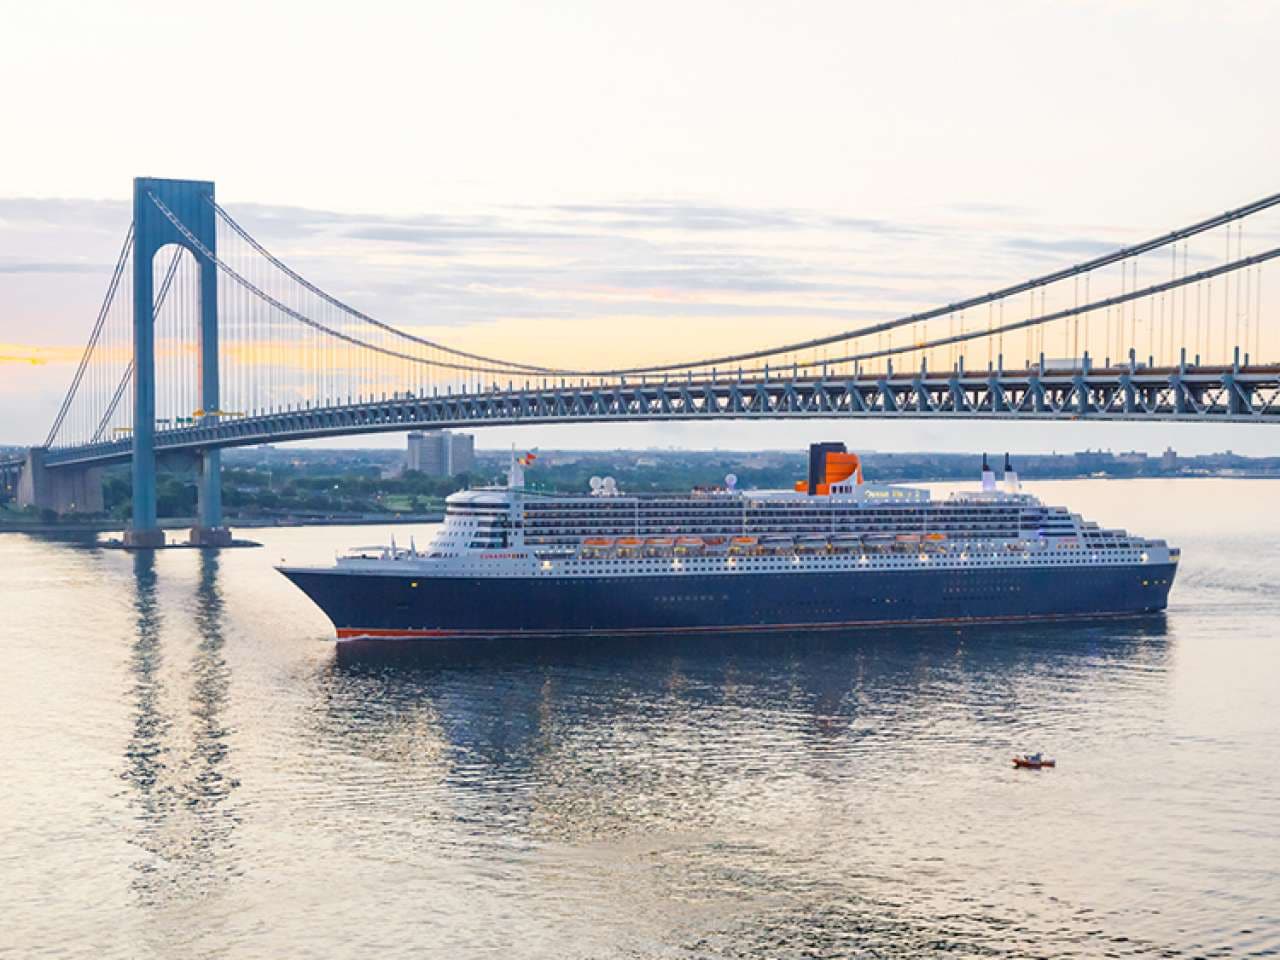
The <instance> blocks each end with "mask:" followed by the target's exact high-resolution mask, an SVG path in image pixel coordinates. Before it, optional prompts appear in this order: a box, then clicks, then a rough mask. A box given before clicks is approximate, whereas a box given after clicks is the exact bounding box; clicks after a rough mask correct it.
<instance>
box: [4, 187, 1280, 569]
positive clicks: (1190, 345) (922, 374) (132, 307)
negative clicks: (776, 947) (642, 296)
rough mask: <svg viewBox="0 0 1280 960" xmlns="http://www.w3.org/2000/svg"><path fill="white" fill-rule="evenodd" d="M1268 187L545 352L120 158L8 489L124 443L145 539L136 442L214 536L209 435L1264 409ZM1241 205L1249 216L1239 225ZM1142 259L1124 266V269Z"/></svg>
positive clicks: (1270, 349) (1270, 377) (89, 494)
mask: <svg viewBox="0 0 1280 960" xmlns="http://www.w3.org/2000/svg"><path fill="white" fill-rule="evenodd" d="M1278 213H1280V194H1276V195H1273V196H1270V197H1265V198H1263V199H1260V200H1257V201H1254V202H1252V203H1249V204H1246V205H1245V206H1242V207H1238V208H1235V209H1232V210H1228V211H1225V212H1223V213H1220V214H1217V215H1215V216H1212V217H1208V218H1206V219H1203V220H1200V221H1198V222H1196V223H1194V224H1191V225H1189V226H1185V227H1182V228H1180V229H1177V230H1173V231H1171V232H1168V233H1165V234H1161V235H1159V236H1157V237H1153V238H1151V239H1148V240H1146V241H1143V242H1141V243H1137V244H1134V245H1131V246H1127V247H1124V248H1121V249H1118V250H1115V251H1113V252H1110V253H1107V254H1105V255H1102V256H1098V257H1094V258H1093V259H1090V260H1088V261H1086V262H1083V263H1079V264H1075V265H1072V266H1067V267H1064V268H1062V269H1058V270H1055V271H1053V272H1050V273H1048V274H1045V275H1042V276H1038V277H1034V278H1031V279H1029V280H1024V281H1022V282H1020V283H1016V284H1013V285H1011V286H1008V287H1004V288H1002V289H999V290H995V291H992V292H988V293H982V294H977V295H974V296H972V297H969V298H967V299H964V300H960V301H957V302H955V303H950V304H946V305H943V306H939V307H936V308H933V309H930V310H925V311H922V312H918V313H914V314H910V315H906V316H901V317H896V318H891V319H885V320H881V321H878V322H874V323H868V324H864V325H863V326H861V327H857V328H854V329H850V330H846V331H842V332H839V333H834V334H828V335H825V336H820V337H813V338H809V339H801V340H795V341H792V342H786V343H780V344H775V345H771V346H765V347H760V348H755V349H746V350H742V349H740V350H737V351H733V350H726V351H724V352H723V353H721V354H720V355H717V356H711V357H700V358H693V359H675V360H671V361H668V362H664V363H650V364H645V365H636V364H632V365H618V364H616V363H615V364H600V365H598V366H596V367H594V368H591V369H587V368H582V367H581V366H579V367H577V368H573V369H570V368H564V367H559V366H555V365H550V364H547V363H537V362H533V361H531V360H530V359H529V358H524V359H521V360H516V359H512V358H500V357H495V356H489V355H485V354H480V353H477V352H473V351H466V350H462V349H459V348H457V347H454V346H449V345H447V344H445V343H442V342H438V341H436V340H431V339H426V338H424V337H421V336H418V335H416V334H415V333H414V332H412V330H410V329H400V328H397V327H396V326H393V325H391V324H388V323H385V322H382V321H380V320H378V319H375V318H374V317H372V316H369V315H368V314H367V313H365V312H363V311H361V310H360V309H358V308H357V307H355V306H352V305H350V304H347V303H345V302H343V301H342V300H340V299H339V298H337V297H335V296H332V295H331V294H329V293H327V292H325V291H324V290H323V289H322V288H321V287H319V286H317V285H316V284H315V283H313V282H312V281H311V280H309V279H307V278H304V277H303V276H301V275H300V274H299V273H297V272H296V271H295V270H293V269H292V268H291V267H289V266H288V265H287V264H285V263H284V262H283V261H282V260H280V259H279V258H278V257H276V256H275V255H274V254H272V253H271V252H270V251H269V250H268V249H267V248H266V247H264V246H263V245H262V244H261V243H260V242H259V241H258V240H256V239H255V238H254V237H253V236H252V235H251V234H250V233H249V232H248V231H247V230H246V229H244V227H242V226H241V225H240V224H239V223H238V222H237V221H236V220H235V219H234V218H233V217H232V216H231V214H230V213H228V212H227V210H226V209H224V208H223V207H222V206H220V205H219V204H218V203H217V201H216V199H215V196H214V185H213V184H212V183H209V182H205V181H189V180H162V179H153V178H140V179H138V180H135V182H134V195H133V221H132V223H131V224H130V225H129V227H128V229H127V231H126V234H125V239H124V241H123V244H122V246H121V249H120V253H119V257H118V258H117V261H116V264H115V268H114V270H113V272H112V274H111V277H110V279H109V282H108V285H107V292H106V295H105V297H104V299H103V303H102V306H101V309H100V310H99V312H98V315H97V317H96V319H95V321H94V323H93V326H92V328H91V332H90V335H89V339H88V342H87V344H86V346H85V348H84V352H83V355H82V357H81V360H80V362H79V364H78V366H77V368H76V371H75V374H74V376H73V377H72V381H71V384H70V387H69V388H68V390H67V393H66V396H65V397H64V399H63V401H62V403H61V406H60V407H59V409H58V412H57V415H56V416H55V418H54V421H53V424H52V425H51V427H50V429H49V432H48V435H47V438H46V440H45V442H44V443H43V444H42V445H41V446H39V447H34V448H32V449H31V450H29V451H28V452H27V454H26V455H25V456H24V457H8V458H2V457H0V484H4V485H6V486H7V487H9V488H13V489H16V491H17V494H18V497H19V500H20V502H22V503H26V504H35V505H37V506H41V507H47V508H50V509H54V510H57V511H77V510H78V511H82V512H91V511H93V510H95V509H98V510H100V509H101V504H102V495H101V488H100V474H101V468H103V467H104V466H107V465H110V464H114V463H123V462H129V463H131V470H132V485H133V486H132V489H133V493H132V496H133V505H132V506H133V513H132V522H131V527H130V530H129V531H128V533H127V542H128V543H130V544H131V545H134V546H149V545H158V544H160V543H163V534H162V533H161V532H160V531H159V530H158V528H157V518H156V473H157V468H158V465H160V466H165V467H174V468H178V469H189V470H192V471H194V472H195V474H196V476H197V478H198V483H197V486H198V500H199V517H198V522H197V526H196V527H195V528H194V529H193V531H192V539H193V542H196V543H201V544H209V545H217V544H220V543H225V542H229V536H230V535H229V532H228V531H227V529H226V527H225V526H224V524H223V519H222V507H221V488H220V476H219V475H220V461H219V456H220V451H221V450H222V449H223V448H225V447H234V446H245V445H252V444H261V443H274V442H280V441H285V440H299V439H307V438H318V437H333V436H342V435H351V434H364V433H378V432H387V431H404V430H410V429H414V430H418V429H434V428H441V427H448V426H455V425H467V426H469V427H481V426H490V425H492V426H499V425H503V426H510V425H516V424H540V423H585V422H599V421H639V420H717V419H780V418H831V419H858V418H871V417H875V418H884V419H893V418H916V417H929V418H953V419H956V418H958V419H1045V420H1064V419H1069V420H1084V421H1094V420H1097V421H1102V420H1148V421H1197V422H1213V423H1276V422H1280V343H1277V342H1276V340H1277V333H1276V331H1275V330H1273V329H1270V328H1269V327H1268V326H1267V325H1266V324H1264V323H1263V299H1262V292H1263V291H1262V287H1263V278H1264V275H1265V273H1266V270H1267V266H1268V265H1269V264H1270V263H1271V262H1272V261H1274V260H1275V259H1276V258H1278V257H1280V229H1277V225H1276V223H1274V222H1273V221H1272V220H1271V219H1269V218H1268V214H1272V215H1273V216H1274V215H1275V214H1278ZM1246 225H1248V231H1247V240H1246ZM1140 268H1141V271H1142V273H1141V279H1140Z"/></svg>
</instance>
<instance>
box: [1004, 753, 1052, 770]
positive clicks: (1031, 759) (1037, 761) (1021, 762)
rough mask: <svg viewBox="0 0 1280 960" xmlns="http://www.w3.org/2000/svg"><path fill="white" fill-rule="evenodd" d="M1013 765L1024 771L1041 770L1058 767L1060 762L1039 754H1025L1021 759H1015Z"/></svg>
mask: <svg viewBox="0 0 1280 960" xmlns="http://www.w3.org/2000/svg"><path fill="white" fill-rule="evenodd" d="M1013 765H1014V766H1015V767H1018V768H1019V769H1023V770H1041V769H1043V768H1045V767H1056V766H1057V765H1058V761H1057V760H1052V759H1050V758H1049V757H1046V756H1043V755H1041V754H1039V753H1024V754H1023V755H1022V756H1020V757H1014V758H1013Z"/></svg>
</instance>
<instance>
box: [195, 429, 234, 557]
mask: <svg viewBox="0 0 1280 960" xmlns="http://www.w3.org/2000/svg"><path fill="white" fill-rule="evenodd" d="M196 497H197V499H198V504H199V513H198V516H197V518H196V525H195V526H194V527H192V528H191V533H190V535H189V541H190V542H191V543H193V544H196V545H197V546H201V547H229V546H231V530H230V528H228V527H225V526H223V524H222V451H221V450H217V449H214V450H203V451H201V452H200V453H199V454H197V456H196Z"/></svg>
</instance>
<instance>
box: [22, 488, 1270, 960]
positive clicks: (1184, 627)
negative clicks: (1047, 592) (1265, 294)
mask: <svg viewBox="0 0 1280 960" xmlns="http://www.w3.org/2000/svg"><path fill="white" fill-rule="evenodd" d="M1033 490H1034V491H1035V492H1039V493H1040V494H1041V495H1043V496H1045V497H1046V499H1049V500H1052V501H1055V502H1064V503H1067V504H1069V505H1071V506H1073V507H1076V508H1080V509H1082V510H1084V512H1086V514H1087V515H1090V516H1093V517H1096V518H1097V519H1100V520H1102V521H1104V522H1109V523H1114V524H1120V525H1125V526H1128V527H1130V528H1131V529H1135V530H1139V531H1141V532H1143V533H1147V534H1151V535H1158V536H1160V535H1163V536H1167V537H1168V538H1169V539H1170V540H1172V541H1173V542H1175V543H1177V544H1178V545H1180V546H1182V547H1183V548H1184V552H1183V558H1184V559H1183V565H1182V570H1181V572H1180V574H1179V578H1178V581H1177V583H1176V584H1175V586H1174V591H1173V594H1172V597H1171V605H1170V609H1169V612H1168V614H1167V615H1166V616H1164V617H1160V618H1156V619H1152V620H1146V621H1133V622H1129V623H1107V624H1104V625H1072V626H1064V625H1058V626H1053V627H1035V628H1031V627H1002V628H998V629H996V628H988V629H965V630H958V631H957V630H933V631H927V632H926V631H909V630H887V631H866V632H857V633H850V634H848V635H846V636H830V635H822V636H819V637H802V636H797V637H790V638H777V639H769V640H764V639H759V638H750V639H745V638H744V639H725V640H715V641H712V640H706V639H698V640H690V641H683V640H682V641H679V642H676V641H670V642H656V643H655V642H647V641H646V642H640V641H632V640H628V641H623V642H619V641H610V640H607V639H600V640H598V641H592V642H575V643H572V644H563V643H562V644H554V645H548V644H539V645H525V646H521V645H516V646H512V645H505V646H502V647H495V646H485V647H480V648H472V649H470V650H466V649H458V648H440V647H436V646H430V645H417V646H411V647H403V646H401V647H396V646H385V645H384V646H380V647H368V646H359V647H357V646H351V647H341V648H339V647H337V646H335V644H334V643H333V642H332V641H331V639H330V638H331V633H330V630H329V628H328V624H327V621H325V620H324V619H323V617H322V616H321V615H320V614H319V613H318V612H317V611H316V610H315V609H314V608H312V607H311V606H310V605H309V603H308V602H307V601H306V600H305V599H304V598H303V597H302V595H301V594H299V593H297V592H296V591H294V590H293V588H292V587H290V586H289V585H288V583H287V582H285V581H284V580H283V579H282V578H280V577H279V576H278V575H276V574H275V573H274V572H272V571H271V570H270V564H271V563H274V562H278V561H279V560H280V559H281V558H282V557H287V558H288V559H289V560H291V561H301V560H309V559H323V558H324V557H326V556H329V555H331V553H332V550H333V549H334V548H336V547H341V546H345V545H347V544H349V543H356V542H369V540H370V537H371V536H372V537H373V539H375V540H377V539H383V540H385V539H386V537H387V536H388V535H389V532H390V531H386V530H376V531H373V530H368V529H363V530H362V529H350V528H348V529H334V528H320V529H279V530H266V531H259V532H256V533H255V536H257V537H258V539H261V540H263V541H264V542H265V543H266V545H267V546H266V549H264V550H241V551H227V552H224V553H222V554H220V555H219V554H212V553H208V554H199V553H196V552H187V551H175V552H167V553H162V554H159V555H157V556H154V557H152V556H148V555H145V554H139V555H129V554H124V553H119V552H112V551H101V550H97V549H93V548H87V547H86V546H84V545H75V544H66V543H57V542H53V541H49V540H37V539H31V538H28V537H25V536H21V535H0V572H2V574H3V580H2V581H0V613H2V619H0V624H2V627H0V630H2V633H0V635H2V636H3V637H4V641H5V669H4V671H3V673H2V674H0V723H2V724H3V731H4V732H3V739H0V744H3V747H4V751H3V757H4V766H3V771H4V773H3V776H2V777H0V915H2V916H3V917H4V921H3V926H2V929H3V930H4V934H3V937H2V938H0V954H3V953H4V951H5V950H6V949H9V950H12V951H13V953H12V955H13V956H21V957H28V956H32V957H38V956H59V957H63V956H96V957H130V958H133V957H143V958H145V957H183V958H201V957H209V958H251V957H268V956H289V957H326V958H328V957H380V958H382V957H402V956H421V955H426V954H429V955H439V956H521V957H543V956H545V957H628V958H639V957H675V958H684V957H759V958H771V957H790V956H804V957H813V956H848V955H851V954H852V955H869V956H904V957H906V956H911V957H918V956H932V955H948V956H957V955H958V956H993V957H1042V956H1043V957H1055V956H1076V955H1099V956H1103V955H1106V956H1153V957H1155V956H1159V957H1168V956H1215V955H1217V956H1228V955H1230V956H1265V955H1276V954H1277V953H1278V952H1280V837H1278V828H1280V747H1278V746H1277V743H1278V742H1280V710H1278V709H1277V708H1278V707H1280V700H1278V698H1277V692H1278V691H1280V652H1278V648H1277V643H1276V626H1275V625H1276V623H1277V615H1278V614H1280V598H1278V597H1277V595H1276V591H1275V584H1276V569H1277V565H1278V561H1280V549H1278V548H1277V543H1280V517H1277V515H1276V513H1275V511H1274V509H1273V504H1274V503H1275V502H1276V499H1275V497H1276V492H1277V491H1280V487H1277V486H1275V485H1274V484H1271V483H1268V482H1265V481H1257V482H1255V481H1168V482H1159V481H1151V482H1148V481H1124V482H1069V483H1042V484H1036V485H1034V486H1033ZM396 532H397V536H398V537H399V538H400V539H401V540H404V539H406V538H407V535H408V531H406V530H404V529H403V528H401V529H399V530H398V531H396ZM418 533H419V534H420V535H421V534H422V533H423V532H422V531H418ZM419 539H420V542H421V536H420V537H419ZM1039 748H1043V749H1045V750H1046V751H1049V752H1050V753H1052V754H1054V755H1056V756H1057V758H1058V761H1059V767H1058V769H1057V770H1055V771H1051V772H1050V771H1045V772H1041V773H1033V772H1020V771H1014V770H1012V769H1010V766H1009V757H1010V755H1011V754H1012V753H1013V752H1014V751H1020V750H1025V749H1039Z"/></svg>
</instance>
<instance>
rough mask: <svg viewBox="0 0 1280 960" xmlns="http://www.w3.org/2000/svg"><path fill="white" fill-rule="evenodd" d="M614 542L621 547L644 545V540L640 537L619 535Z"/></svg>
mask: <svg viewBox="0 0 1280 960" xmlns="http://www.w3.org/2000/svg"><path fill="white" fill-rule="evenodd" d="M614 543H615V544H617V545H618V546H619V547H639V546H643V544H644V540H642V539H641V538H640V537H619V538H618V539H617V540H615V541H614Z"/></svg>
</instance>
